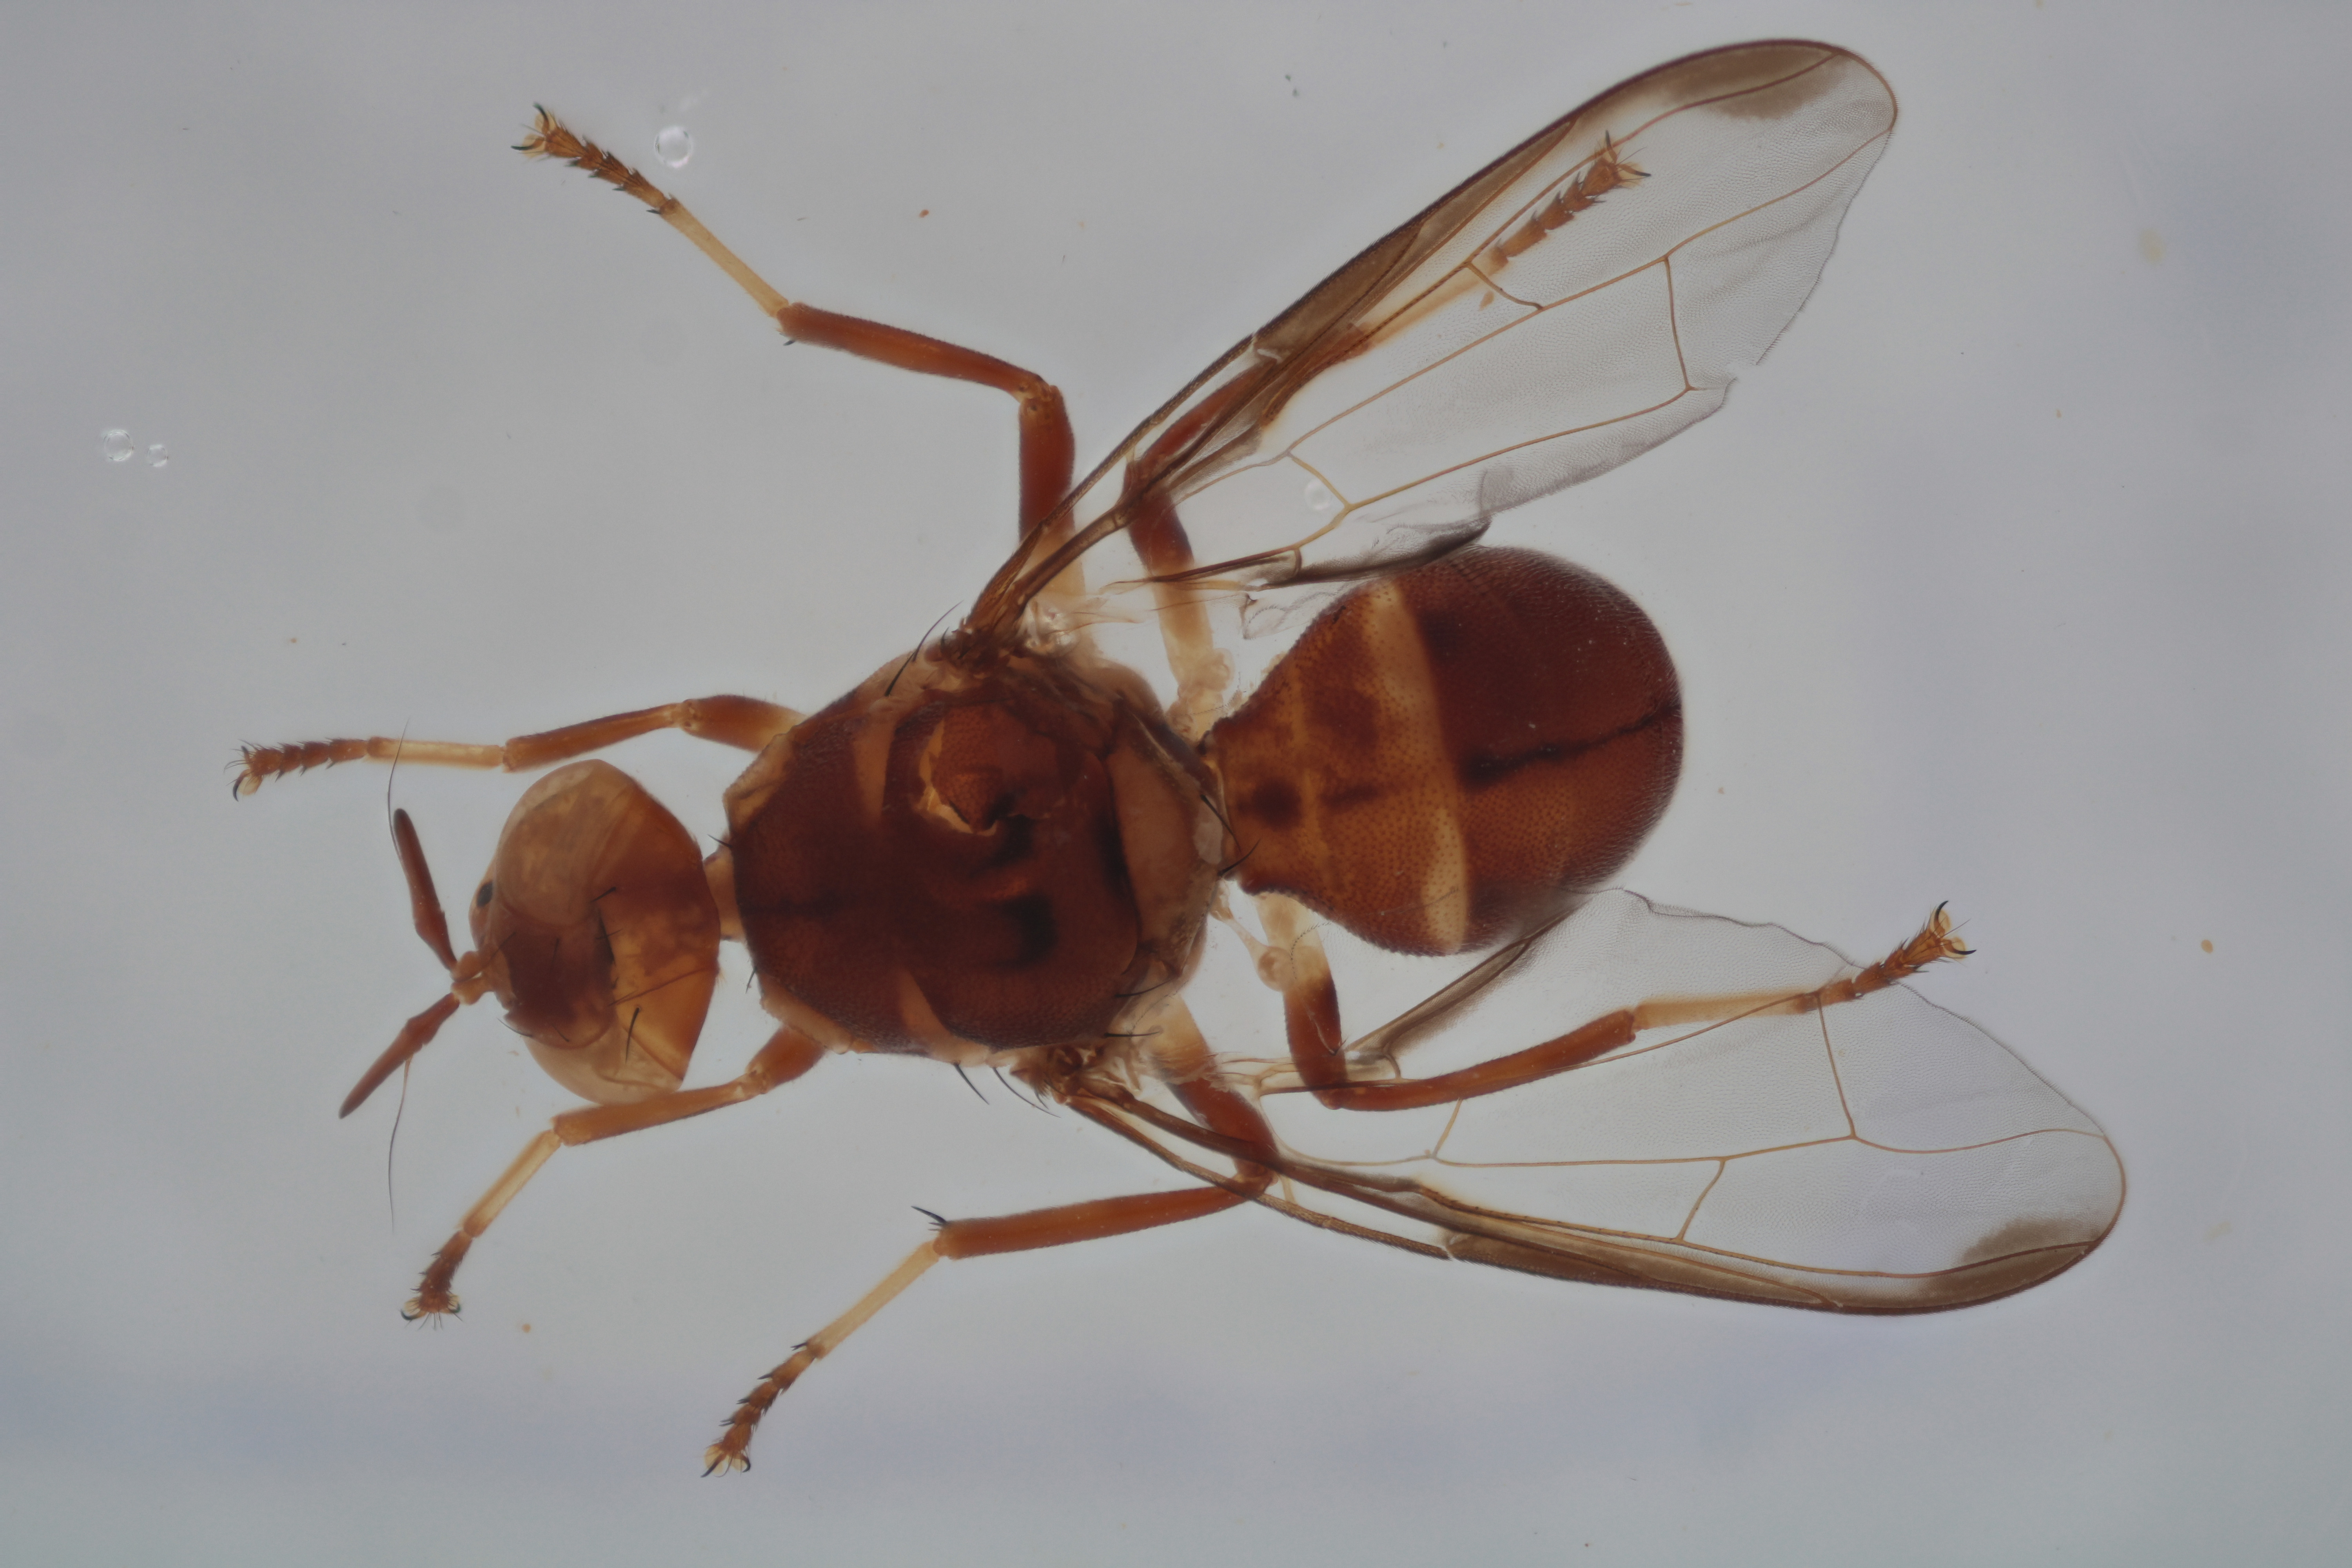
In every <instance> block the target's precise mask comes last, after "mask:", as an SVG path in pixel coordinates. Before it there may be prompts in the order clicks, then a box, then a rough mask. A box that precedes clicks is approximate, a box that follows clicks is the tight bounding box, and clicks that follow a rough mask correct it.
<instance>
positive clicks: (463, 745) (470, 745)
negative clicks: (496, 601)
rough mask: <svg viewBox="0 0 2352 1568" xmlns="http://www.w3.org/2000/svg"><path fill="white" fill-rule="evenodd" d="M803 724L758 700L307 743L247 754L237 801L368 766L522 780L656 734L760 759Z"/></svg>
mask: <svg viewBox="0 0 2352 1568" xmlns="http://www.w3.org/2000/svg"><path fill="white" fill-rule="evenodd" d="M800 721H801V716H800V715H799V714H798V713H795V712H794V711H793V710H791V709H789V708H782V707H779V706H777V705H776V704H775V703H773V702H762V701H761V700H759V699H758V698H756V697H725V696H721V697H696V698H689V699H688V700H686V701H684V702H665V703H663V704H662V705H661V706H660V707H658V708H639V709H635V710H632V711H630V712H627V713H612V714H607V715H606V716H605V717H604V718H602V719H591V720H588V721H585V722H584V723H579V724H566V725H565V726H563V728H562V729H560V730H543V731H540V732H539V733H538V734H535V735H517V736H515V737H514V738H513V739H511V740H508V741H502V742H499V743H498V744H496V745H487V744H478V743H475V742H467V741H412V740H410V739H409V738H408V737H406V736H404V735H371V736H369V737H368V738H367V739H365V740H343V741H300V742H293V743H291V744H288V745H278V746H247V747H246V748H244V751H243V752H242V754H241V756H240V758H239V761H240V764H241V765H240V766H239V768H238V770H237V775H236V786H235V793H236V795H240V796H243V795H251V794H252V793H253V792H254V791H255V790H257V789H259V788H260V787H261V785H262V782H263V781H264V780H265V779H273V778H280V777H283V776H284V775H285V774H288V773H309V772H310V770H311V769H312V768H321V767H332V766H334V765H335V764H336V763H355V762H360V761H362V760H365V761H368V762H376V763H424V764H425V765H428V766H432V767H444V768H495V769H497V770H498V771H499V772H501V773H520V772H521V771H523V770H524V769H527V768H542V767H545V766H547V764H549V763H562V762H568V761H570V760H571V759H572V758H573V757H580V756H585V755H587V754H588V753H589V752H597V751H602V750H604V748H605V747H606V746H610V745H614V744H616V743H617V742H622V741H626V740H629V739H631V738H632V737H634V736H637V735H650V734H652V733H653V732H654V731H656V730H678V731H684V732H685V733H687V734H688V735H692V736H693V737H695V738H696V739H697V740H700V741H716V742H719V744H720V745H722V746H734V747H737V748H739V749H740V750H742V751H746V752H756V751H758V750H760V748H761V747H762V746H765V745H766V744H767V743H768V742H770V741H772V740H773V739H774V738H775V737H776V736H778V735H781V734H782V733H783V732H784V731H787V730H789V729H791V728H792V727H793V725H795V724H797V723H799V722H800Z"/></svg>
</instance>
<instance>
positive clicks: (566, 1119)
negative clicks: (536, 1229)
mask: <svg viewBox="0 0 2352 1568" xmlns="http://www.w3.org/2000/svg"><path fill="white" fill-rule="evenodd" d="M823 1057H824V1047H822V1046H820V1045H818V1044H817V1043H816V1042H815V1041H814V1040H812V1039H810V1038H809V1037H807V1036H805V1035H803V1034H801V1033H800V1032H799V1031H797V1030H795V1029H792V1028H789V1027H787V1028H782V1029H778V1030H777V1031H776V1032H775V1035H774V1036H773V1037H772V1038H771V1039H770V1040H769V1041H768V1043H767V1044H766V1045H764V1046H762V1047H760V1051H759V1054H758V1055H756V1056H754V1057H753V1058H751V1065H750V1066H748V1067H746V1068H744V1069H743V1070H742V1072H741V1073H740V1074H738V1075H737V1076H736V1077H735V1078H733V1079H730V1080H729V1081H728V1082H726V1083H721V1084H713V1085H712V1086H711V1087H710V1088H709V1089H680V1090H679V1091H678V1092H677V1093H676V1094H665V1095H658V1096H656V1097H655V1098H654V1099H652V1100H638V1101H637V1102H636V1103H635V1104H633V1105H599V1106H595V1107H593V1108H592V1109H590V1110H567V1111H565V1112H564V1113H563V1114H562V1115H561V1116H558V1117H557V1118H556V1119H555V1120H554V1121H553V1122H551V1124H550V1125H549V1127H548V1130H547V1131H544V1132H542V1133H541V1134H540V1135H539V1136H538V1137H536V1138H534V1139H532V1140H531V1141H530V1144H529V1145H528V1146H527V1147H525V1148H524V1150H523V1152H522V1153H521V1155H520V1157H518V1158H517V1159H516V1161H515V1163H513V1164H511V1165H509V1166H508V1167H507V1172H506V1174H505V1175H503V1176H500V1177H499V1179H498V1181H497V1183H496V1184H494V1185H493V1186H492V1187H491V1188H490V1190H489V1191H488V1192H487V1193H485V1194H482V1200H481V1202H479V1203H478V1204H476V1205H474V1206H473V1207H472V1208H471V1209H469V1210H467V1213H466V1217H465V1219H464V1220H463V1221H462V1222H460V1223H459V1225H458V1226H457V1234H456V1235H455V1236H452V1237H450V1238H449V1239H448V1241H447V1242H446V1244H444V1245H443V1247H442V1248H441V1250H440V1251H438V1252H436V1253H435V1254H434V1255H433V1262H432V1265H431V1267H429V1268H426V1269H425V1279H424V1280H423V1282H422V1283H421V1284H419V1285H418V1287H417V1290H416V1296H415V1299H414V1300H411V1301H410V1302H409V1303H408V1305H407V1306H405V1307H404V1308H403V1309H401V1316H402V1317H404V1318H407V1319H410V1320H412V1321H414V1320H415V1319H417V1318H425V1317H434V1316H437V1315H438V1314H440V1313H443V1312H454V1311H456V1310H457V1295H456V1293H455V1292H453V1291H452V1290H451V1289H449V1286H450V1282H451V1281H452V1280H454V1279H456V1278H457V1265H459V1264H460V1263H463V1262H464V1261H465V1260H466V1253H467V1249H468V1248H470V1247H472V1246H473V1245H474V1238H475V1237H478V1236H479V1235H481V1234H482V1232H484V1231H486V1230H488V1229H489V1228H490V1222H491V1221H492V1220H495V1219H497V1218H498V1217H499V1211H500V1210H501V1209H503V1208H505V1207H506V1206H507V1205H508V1204H509V1203H510V1202H512V1201H513V1200H514V1195H515V1194H517V1193H519V1192H520V1191H522V1189H523V1185H524V1184H525V1183H527V1182H529V1181H530V1179H531V1177H533V1176H535V1175H537V1174H538V1173H539V1168H540V1167H541V1165H544V1164H546V1163H547V1162H548V1161H549V1160H550V1159H551V1158H552V1157H553V1156H554V1153H555V1152H556V1151H557V1150H558V1149H561V1148H562V1147H563V1146H564V1145H565V1144H568V1143H593V1142H596V1141H597V1140H598V1139H600V1138H617V1137H619V1136H620V1135H621V1134H622V1133H624V1132H636V1131H642V1130H644V1129H646V1128H647V1127H659V1126H661V1125H662V1124H663V1123H664V1122H667V1121H684V1120H685V1119H686V1118H688V1117H689V1116H700V1115H701V1114H703V1113H704V1112H705V1111H709V1110H718V1109H719V1107H720V1106H722V1105H739V1104H740V1103H742V1102H743V1101H744V1100H754V1099H757V1098H758V1097H759V1096H761V1095H763V1094H765V1093H767V1092H768V1091H769V1090H770V1089H773V1088H775V1087H776V1086H777V1085H778V1084H780V1083H790V1082H791V1081H792V1080H793V1079H796V1078H798V1077H800V1076H801V1074H803V1073H804V1072H806V1071H808V1070H809V1068H813V1067H814V1066H815V1065H816V1064H817V1062H818V1060H819V1059H820V1058H823Z"/></svg>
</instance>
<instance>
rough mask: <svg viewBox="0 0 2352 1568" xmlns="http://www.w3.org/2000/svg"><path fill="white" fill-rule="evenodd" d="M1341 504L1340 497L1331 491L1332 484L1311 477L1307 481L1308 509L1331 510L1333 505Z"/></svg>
mask: <svg viewBox="0 0 2352 1568" xmlns="http://www.w3.org/2000/svg"><path fill="white" fill-rule="evenodd" d="M1338 505H1339V497H1338V496H1335V495H1333V494H1332V493H1331V487H1330V486H1328V485H1327V484H1325V483H1324V482H1323V481H1322V480H1321V479H1309V480H1307V510H1309V511H1329V510H1331V509H1332V508H1333V507H1335V506H1338Z"/></svg>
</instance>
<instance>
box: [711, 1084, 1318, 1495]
mask: <svg viewBox="0 0 2352 1568" xmlns="http://www.w3.org/2000/svg"><path fill="white" fill-rule="evenodd" d="M1176 1092H1177V1094H1178V1096H1179V1097H1180V1098H1181V1100H1183V1102H1184V1104H1185V1107H1186V1109H1188V1110H1192V1113H1193V1114H1194V1115H1195V1116H1198V1117H1199V1118H1200V1119H1201V1121H1202V1123H1203V1124H1205V1125H1206V1126H1208V1127H1209V1128H1210V1129H1211V1130H1212V1131H1213V1132H1215V1133H1216V1134H1217V1135H1219V1136H1220V1137H1221V1139H1222V1140H1223V1141H1224V1142H1229V1143H1231V1144H1233V1145H1234V1146H1235V1147H1237V1148H1239V1149H1242V1150H1243V1151H1244V1152H1247V1151H1250V1150H1269V1151H1270V1149H1271V1146H1272V1134H1271V1133H1270V1132H1268V1131H1267V1130H1266V1126H1265V1120H1264V1119H1263V1118H1262V1117H1260V1116H1259V1115H1258V1113H1257V1109H1256V1107H1255V1106H1253V1105H1251V1104H1250V1103H1249V1102H1248V1101H1247V1100H1244V1099H1242V1098H1241V1097H1240V1096H1239V1095H1237V1094H1234V1092H1233V1091H1232V1090H1230V1089H1219V1088H1217V1087H1215V1086H1214V1085H1213V1084H1210V1083H1207V1082H1205V1081H1196V1082H1193V1083H1188V1084H1183V1085H1181V1086H1179V1087H1178V1089H1177V1090H1176ZM1235 1163H1236V1165H1237V1167H1238V1168H1239V1171H1240V1175H1239V1177H1238V1178H1237V1179H1236V1180H1235V1181H1234V1184H1233V1185H1232V1186H1231V1187H1225V1186H1211V1187H1192V1188H1188V1189H1186V1190H1184V1191H1181V1192H1173V1193H1130V1194H1126V1195H1125V1196H1122V1197H1115V1198H1096V1199H1093V1200H1092V1201H1090V1202H1087V1203H1078V1204H1064V1205H1059V1206H1057V1207H1055V1208H1049V1209H1032V1210H1030V1211H1029V1212H1028V1213H1026V1214H1014V1215H998V1216H996V1217H994V1218H992V1219H951V1220H946V1221H943V1222H941V1223H940V1227H939V1229H938V1230H937V1231H935V1232H933V1233H932V1235H931V1237H930V1239H929V1240H928V1241H925V1242H924V1243H923V1244H922V1245H921V1246H920V1247H917V1248H915V1250H914V1251H912V1252H910V1253H908V1255H907V1258H906V1261H905V1262H903V1263H901V1264H899V1265H898V1268H894V1269H892V1270H891V1271H890V1273H889V1274H888V1276H887V1277H886V1278H885V1279H883V1281H882V1282H881V1283H880V1284H879V1285H877V1286H876V1287H874V1289H871V1290H868V1291H867V1292H866V1294H865V1295H864V1296H863V1297H861V1298H859V1300H858V1302H857V1305H856V1306H854V1307H852V1308H850V1309H849V1310H848V1311H846V1312H844V1313H843V1314H842V1315H841V1316H840V1317H838V1318H835V1320H834V1321H832V1322H830V1323H827V1324H826V1325H825V1326H824V1328H822V1329H820V1330H818V1331H816V1332H815V1333H814V1334H812V1335H810V1336H809V1338H808V1339H807V1340H806V1341H804V1342H802V1344H801V1345H800V1346H799V1347H798V1348H797V1349H795V1350H794V1351H793V1353H792V1355H791V1356H790V1357H788V1358H787V1359H786V1360H785V1361H783V1362H782V1363H781V1364H779V1365H778V1366H776V1367H775V1368H774V1369H773V1370H772V1371H771V1372H770V1373H768V1375H767V1376H765V1377H763V1378H761V1380H760V1381H759V1383H758V1384H756V1385H754V1386H753V1388H752V1390H751V1393H749V1394H745V1395H744V1396H743V1399H742V1402H741V1403H740V1404H739V1405H736V1407H735V1414H734V1415H731V1416H730V1417H728V1420H727V1432H726V1435H725V1436H722V1437H720V1438H719V1441H718V1442H716V1443H713V1444H712V1445H711V1446H710V1447H709V1448H708V1449H707V1450H705V1451H704V1453H703V1456H702V1458H703V1461H704V1462H703V1471H702V1473H703V1474H704V1475H706V1476H707V1475H709V1474H710V1473H711V1472H713V1471H715V1470H748V1469H750V1468H751V1456H750V1453H749V1449H750V1448H751V1434H752V1431H753V1430H754V1429H755V1428H756V1427H758V1426H759V1425H760V1418H761V1416H762V1415H766V1414H767V1413H768V1407H769V1406H770V1405H773V1404H775V1402H776V1400H777V1399H778V1397H779V1396H781V1395H782V1394H783V1392H784V1390H786V1389H787V1388H790V1387H791V1386H792V1385H793V1384H794V1383H796V1382H798V1381H799V1380H800V1376H801V1374H802V1373H804V1372H806V1371H808V1369H809V1368H811V1367H813V1366H814V1365H815V1364H816V1363H818V1362H820V1361H823V1360H824V1358H825V1357H826V1356H828V1355H830V1354H832V1353H833V1352H834V1350H835V1347H836V1346H838V1345H839V1344H840V1343H841V1342H842V1341H844V1340H845V1339H847V1338H848V1337H849V1336H850V1335H851V1334H852V1333H854V1332H855V1331H856V1330H857V1328H858V1327H859V1326H860V1325H861V1324H863V1323H864V1322H865V1321H866V1319H868V1318H871V1317H872V1316H873V1315H874V1314H875V1313H877V1312H878V1311H880V1310H882V1309H883V1308H884V1307H886V1306H887V1305H889V1303H890V1301H891V1300H892V1299H893V1298H894V1297H896V1296H897V1295H898V1292H900V1291H901V1290H904V1289H906V1288H907V1287H908V1286H909V1285H911V1284H913V1283H914V1282H915V1281H916V1280H917V1279H920V1278H922V1276H923V1274H924V1272H925V1271H926V1270H927V1269H929V1268H930V1266H931V1265H932V1264H934V1263H937V1262H938V1261H939V1260H940V1258H986V1257H990V1256H992V1255H994V1254H997V1253H1002V1252H1027V1251H1031V1250H1033V1249H1034V1248H1037V1247H1066V1246H1068V1245H1070V1244H1071V1243H1073V1242H1080V1241H1097V1240H1099V1239H1101V1238H1102V1237H1110V1236H1125V1235H1127V1234H1129V1232H1131V1231H1138V1230H1150V1229H1153V1228H1155V1227H1157V1226H1163V1225H1177V1224H1180V1223H1181V1222H1182V1221H1185V1220H1188V1219H1199V1218H1202V1216H1203V1215H1213V1214H1219V1213H1222V1212H1223V1211H1224V1210H1226V1209H1229V1208H1233V1207H1234V1206H1235V1205H1239V1204H1244V1203H1247V1202H1248V1201H1250V1199H1251V1198H1252V1197H1253V1196H1255V1194H1257V1193H1259V1192H1262V1191H1264V1190H1265V1185H1266V1184H1267V1183H1268V1182H1269V1181H1270V1180H1271V1179H1272V1178H1271V1176H1270V1174H1269V1173H1267V1171H1266V1170H1265V1168H1264V1167H1263V1166H1258V1165H1254V1164H1252V1163H1249V1162H1248V1161H1247V1159H1246V1158H1245V1157H1237V1158H1236V1161H1235Z"/></svg>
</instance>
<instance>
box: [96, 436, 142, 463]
mask: <svg viewBox="0 0 2352 1568" xmlns="http://www.w3.org/2000/svg"><path fill="white" fill-rule="evenodd" d="M98 450H99V455H100V457H103V458H105V459H106V460H107V461H108V462H110V463H127V462H129V461H130V460H131V455H132V454H133V453H135V452H137V451H138V450H139V448H138V447H134V446H132V445H131V432H130V431H128V430H101V431H100V432H99V433H98Z"/></svg>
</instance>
